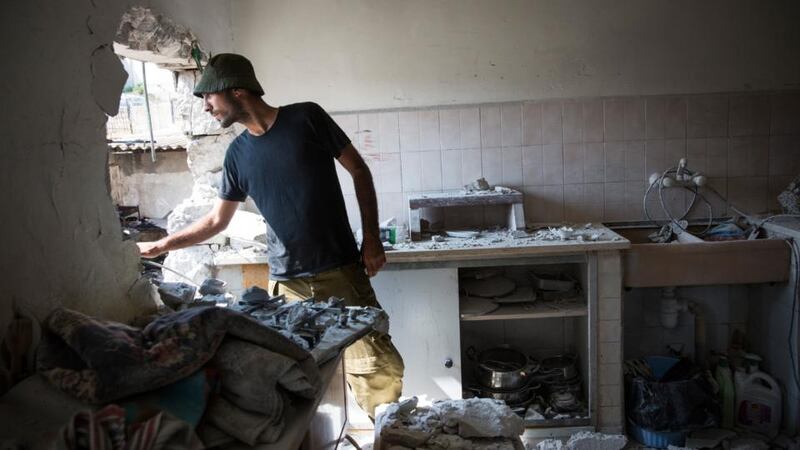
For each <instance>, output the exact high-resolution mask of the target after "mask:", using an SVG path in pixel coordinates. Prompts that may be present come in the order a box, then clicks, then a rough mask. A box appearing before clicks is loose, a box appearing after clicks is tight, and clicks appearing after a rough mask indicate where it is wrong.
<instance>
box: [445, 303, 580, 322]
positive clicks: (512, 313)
mask: <svg viewBox="0 0 800 450" xmlns="http://www.w3.org/2000/svg"><path fill="white" fill-rule="evenodd" d="M588 314H589V308H587V307H586V303H585V302H584V301H583V300H582V299H575V300H574V301H567V302H536V303H510V304H505V305H500V307H499V308H497V309H496V310H494V311H492V312H490V313H487V314H481V315H477V316H473V315H470V316H464V315H462V316H461V321H462V322H470V321H478V320H519V319H551V318H557V317H581V316H587V315H588Z"/></svg>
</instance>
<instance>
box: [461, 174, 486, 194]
mask: <svg viewBox="0 0 800 450" xmlns="http://www.w3.org/2000/svg"><path fill="white" fill-rule="evenodd" d="M490 189H492V186H491V185H490V184H489V182H488V181H486V178H483V177H481V178H478V179H477V180H475V181H473V182H472V183H469V184H467V185H465V186H464V190H465V191H467V192H473V191H488V190H490Z"/></svg>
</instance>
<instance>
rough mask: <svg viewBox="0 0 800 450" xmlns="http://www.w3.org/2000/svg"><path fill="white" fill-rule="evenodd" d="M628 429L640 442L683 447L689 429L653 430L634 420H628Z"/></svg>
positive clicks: (652, 445)
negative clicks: (637, 423) (639, 424)
mask: <svg viewBox="0 0 800 450" xmlns="http://www.w3.org/2000/svg"><path fill="white" fill-rule="evenodd" d="M628 430H629V431H630V433H631V436H632V437H633V438H634V439H636V440H637V441H638V442H639V443H641V444H644V445H646V446H648V447H653V448H667V447H669V446H670V445H674V446H676V447H683V444H685V443H686V436H687V435H688V434H689V432H688V431H653V430H648V429H647V428H642V427H640V426H638V425H636V424H635V423H633V422H632V421H630V420H629V421H628Z"/></svg>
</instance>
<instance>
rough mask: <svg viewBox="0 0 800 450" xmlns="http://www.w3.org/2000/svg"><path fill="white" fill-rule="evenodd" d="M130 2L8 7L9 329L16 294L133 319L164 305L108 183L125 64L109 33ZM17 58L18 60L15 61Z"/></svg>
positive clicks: (1, 134)
mask: <svg viewBox="0 0 800 450" xmlns="http://www.w3.org/2000/svg"><path fill="white" fill-rule="evenodd" d="M125 7H126V5H125V3H124V2H115V1H109V2H102V3H97V4H92V2H85V3H74V2H49V1H44V0H32V1H30V2H13V3H10V4H8V5H6V8H5V11H4V13H3V15H2V19H0V23H1V25H2V26H0V30H2V32H0V33H2V39H0V55H2V59H3V60H4V61H7V62H9V63H8V64H5V65H4V74H3V81H2V86H3V91H4V103H5V105H6V111H5V113H4V118H3V120H2V121H1V123H2V125H0V128H1V129H2V131H0V148H2V149H3V150H2V158H3V163H2V164H0V167H2V168H0V180H2V181H0V183H2V191H3V193H4V195H3V196H2V199H3V200H2V205H3V210H4V211H6V216H5V218H4V220H3V225H2V230H3V233H2V235H3V236H5V239H4V244H3V247H4V248H3V258H2V262H0V272H2V274H3V276H4V277H5V279H6V280H7V282H6V283H4V289H3V291H4V292H3V296H2V299H1V300H0V309H1V310H2V313H1V314H0V317H1V318H2V320H0V330H5V327H6V325H7V320H8V318H9V316H10V314H9V311H10V304H11V302H12V301H16V302H18V303H21V304H24V305H25V307H26V308H27V309H29V310H30V311H32V312H33V313H34V314H35V315H36V316H38V317H39V318H41V317H43V316H44V315H45V314H47V313H48V312H49V311H50V310H51V309H53V308H54V307H56V306H65V307H68V308H74V309H77V310H80V311H84V312H87V313H90V314H94V315H98V316H103V317H107V318H110V319H115V320H127V319H129V318H131V317H132V316H134V315H136V314H140V313H142V312H143V311H148V310H151V309H153V307H154V306H155V303H154V300H153V297H152V295H151V293H152V291H151V289H150V285H149V284H148V283H147V282H146V281H144V280H142V279H140V278H139V270H138V262H139V256H138V252H137V251H136V248H135V246H134V245H133V244H132V243H129V242H123V241H122V235H121V231H120V227H119V223H118V219H117V216H116V212H115V210H114V207H113V204H112V202H111V196H110V194H109V187H108V179H107V177H108V171H107V157H108V150H107V147H106V141H105V121H106V113H111V114H113V113H115V112H116V108H117V106H118V103H119V98H120V93H121V90H122V85H123V83H124V81H125V73H124V70H123V69H122V65H121V64H120V62H119V60H118V59H117V57H116V56H115V55H114V54H113V52H112V48H111V42H112V39H113V37H114V33H115V32H116V28H117V25H118V24H119V18H120V17H121V15H122V12H123V11H124V10H125ZM12 62H13V63H12Z"/></svg>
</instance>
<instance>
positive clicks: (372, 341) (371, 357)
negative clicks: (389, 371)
mask: <svg viewBox="0 0 800 450" xmlns="http://www.w3.org/2000/svg"><path fill="white" fill-rule="evenodd" d="M381 337H382V335H381V334H379V333H376V332H374V331H373V332H372V333H370V334H368V335H366V336H364V337H363V338H361V339H359V340H357V341H356V342H353V343H352V344H350V346H349V347H347V349H346V350H345V351H344V359H345V370H346V371H347V373H351V374H356V375H366V374H370V373H375V372H377V371H378V370H379V369H381V368H382V367H384V366H386V364H387V361H386V356H387V355H386V354H385V351H387V350H388V348H386V347H385V345H381V341H383V339H381Z"/></svg>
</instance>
